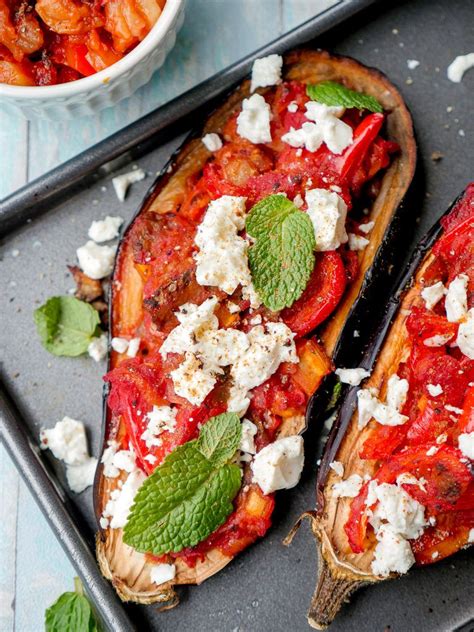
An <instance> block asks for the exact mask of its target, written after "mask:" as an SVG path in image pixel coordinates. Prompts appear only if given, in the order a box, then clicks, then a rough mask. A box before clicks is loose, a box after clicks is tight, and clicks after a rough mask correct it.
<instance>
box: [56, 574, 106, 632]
mask: <svg viewBox="0 0 474 632" xmlns="http://www.w3.org/2000/svg"><path fill="white" fill-rule="evenodd" d="M77 581H78V582H79V580H77ZM74 583H75V584H76V580H75V581H74ZM79 585H80V582H79ZM76 591H77V592H66V593H63V594H62V595H61V596H60V597H59V599H57V600H56V601H55V602H54V603H53V605H52V606H50V607H49V608H48V609H47V610H46V612H45V616H44V627H45V631H46V632H100V630H101V628H100V626H99V624H98V622H97V620H96V618H95V616H94V613H93V611H92V608H91V606H90V604H89V602H88V600H87V599H86V597H85V596H84V594H83V590H82V586H80V589H79V590H77V587H76Z"/></svg>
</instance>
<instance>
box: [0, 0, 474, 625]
mask: <svg viewBox="0 0 474 632" xmlns="http://www.w3.org/2000/svg"><path fill="white" fill-rule="evenodd" d="M295 1H296V0H295ZM473 12H474V3H473V2H472V0H468V1H466V0H464V1H462V0H453V1H452V2H450V3H449V4H447V3H445V2H443V1H442V0H412V1H411V2H405V3H398V4H397V5H396V6H394V4H391V3H390V5H389V3H380V4H379V5H378V6H377V7H372V8H369V9H366V10H365V11H363V13H361V14H360V15H359V16H355V17H351V18H350V20H348V21H346V22H345V23H344V24H343V25H341V26H339V27H337V28H336V29H332V30H331V31H330V32H329V33H328V34H327V35H325V36H323V37H320V38H318V40H317V44H318V45H319V46H323V47H327V48H330V49H333V50H335V51H336V52H339V53H342V54H348V55H352V56H354V57H356V58H358V59H360V60H361V61H362V62H364V63H367V64H369V65H372V66H376V67H378V68H380V69H381V70H383V71H385V72H386V73H387V74H388V76H389V77H390V78H391V79H392V80H393V81H394V82H395V83H397V84H398V85H399V87H400V88H401V89H402V91H403V93H404V96H405V98H406V100H407V103H408V105H409V106H410V108H411V110H412V112H413V115H414V119H415V126H416V130H417V134H418V139H419V145H420V154H421V155H422V156H423V157H424V163H425V165H424V166H425V175H426V191H427V193H428V195H429V196H427V197H426V198H425V204H424V205H423V206H422V207H420V209H419V212H420V218H421V219H420V222H419V226H418V228H417V230H416V231H414V233H413V234H407V235H406V246H405V248H406V255H407V258H408V256H409V253H410V250H411V248H412V246H413V243H414V240H415V239H417V238H419V237H420V236H421V235H422V234H423V233H424V231H425V230H426V229H427V227H428V226H429V225H430V224H431V223H432V222H433V221H434V220H435V219H436V218H437V217H438V216H439V215H440V214H441V213H442V212H443V210H444V209H445V208H447V206H448V205H449V203H450V202H451V200H452V199H454V197H455V196H456V195H457V193H458V192H459V191H460V190H461V189H463V188H464V186H465V185H466V184H467V182H468V181H469V180H471V179H472V177H473V174H472V164H473V162H474V160H473V158H474V155H473V149H472V138H473V132H474V128H473V121H472V115H471V103H472V91H473V88H474V74H472V73H471V75H469V74H467V75H466V76H465V79H464V81H463V83H462V84H460V85H458V84H452V83H450V82H449V81H448V80H447V78H446V74H445V73H446V67H447V66H448V64H449V63H450V62H451V61H452V59H453V58H454V57H455V56H456V55H458V54H461V53H466V52H470V51H471V50H472V49H473V46H474V41H473V34H472V30H471V29H472V15H473ZM305 28H306V29H307V26H306V27H305ZM393 31H395V32H393ZM316 32H319V31H316V30H315V31H314V32H313V33H316ZM293 35H294V37H293V39H291V40H288V38H286V39H285V42H286V46H287V47H290V46H294V45H297V44H299V43H301V42H302V41H303V40H304V39H307V38H308V37H309V36H310V31H308V30H306V31H305V37H302V36H301V33H299V32H298V29H297V30H296V32H294V34H293ZM402 45H403V46H402ZM276 46H277V45H276ZM407 59H417V60H419V61H420V62H421V63H420V66H419V67H418V68H417V69H415V70H412V71H410V70H408V68H407ZM245 63H246V64H247V65H245V68H247V67H248V63H249V62H248V61H246V62H245ZM437 68H438V70H437ZM243 69H244V68H241V71H240V74H241V73H242V72H243ZM223 76H224V77H225V76H226V75H225V73H224V74H223ZM238 76H240V75H239V73H236V75H235V76H233V78H232V81H230V83H233V82H234V81H235V80H236V79H237V77H238ZM410 78H411V79H412V82H410V81H408V83H406V82H407V80H409V79H410ZM210 96H215V95H210ZM448 107H449V108H453V110H452V111H451V112H447V108H448ZM162 124H163V121H162ZM176 127H177V128H179V129H180V131H181V132H182V133H184V132H185V131H186V125H185V122H182V121H181V122H180V123H178V125H177V126H176ZM176 127H175V128H173V130H172V131H173V133H175V132H176ZM157 129H161V128H160V127H159V125H158V128H157ZM459 130H463V132H464V135H463V136H461V135H460V134H459ZM142 132H146V130H143V129H142ZM169 134H170V135H169V136H168V142H167V143H166V144H164V145H162V146H160V147H159V148H158V149H155V150H153V151H150V148H151V144H146V150H147V151H148V153H143V155H142V157H141V158H140V160H139V164H140V166H142V167H143V168H144V169H145V170H147V171H148V172H149V174H150V175H149V177H148V178H147V180H145V181H144V182H142V183H138V184H136V185H134V187H133V189H132V190H131V194H130V196H129V197H128V198H127V200H126V203H125V204H123V205H120V204H119V203H118V202H117V200H116V199H115V196H114V194H113V192H112V187H111V183H110V176H105V177H104V178H103V179H102V181H100V182H97V183H95V184H91V185H89V186H88V187H85V186H83V185H82V186H81V191H80V192H79V193H77V194H76V195H75V196H74V197H68V199H64V201H62V203H61V204H60V205H59V206H58V207H57V208H56V209H54V210H52V211H50V212H49V213H47V214H45V215H43V216H42V217H41V218H40V219H38V220H37V221H34V222H33V223H32V224H28V225H25V226H24V227H23V228H22V229H21V230H18V231H17V232H15V233H13V234H12V235H10V237H9V239H8V242H6V243H5V244H4V246H3V248H2V250H3V259H2V260H1V262H0V266H1V269H0V296H1V297H2V299H3V301H2V305H3V309H2V326H1V327H0V354H1V357H2V360H3V362H4V368H3V377H4V381H5V384H6V386H7V388H8V389H9V391H10V393H11V394H12V396H13V398H14V400H15V402H16V406H17V407H18V409H19V412H20V413H21V415H22V416H23V418H24V424H25V426H26V428H27V429H28V431H29V432H30V434H31V436H32V437H33V438H34V439H35V440H36V439H37V436H38V431H39V427H40V426H41V425H42V424H46V425H52V424H53V423H54V422H55V421H57V420H58V419H60V418H61V417H62V416H63V415H65V414H68V415H70V416H73V417H76V418H78V419H83V420H84V421H85V422H86V424H87V427H88V431H89V436H90V439H91V447H92V451H93V452H94V453H95V454H97V451H98V446H99V442H100V434H101V429H100V419H101V387H100V376H101V374H102V373H103V367H101V366H97V365H95V364H94V363H93V362H92V361H90V360H89V359H86V358H78V359H67V358H65V359H57V358H52V357H51V356H49V355H48V354H47V353H46V352H45V351H44V350H43V349H42V348H41V346H40V345H39V342H38V340H37V338H36V335H35V331H34V326H33V323H32V310H33V309H34V308H35V307H36V306H37V305H38V304H40V303H42V302H43V301H44V300H45V299H46V298H47V297H48V296H51V295H52V294H59V293H64V292H66V291H67V290H68V289H69V288H70V287H72V285H73V283H72V281H71V279H70V277H69V276H68V275H67V270H66V267H65V263H66V262H67V263H73V262H74V253H75V249H76V248H77V247H78V246H80V245H81V244H82V243H84V241H85V240H86V239H87V228H88V226H89V224H90V221H91V220H92V219H97V218H99V217H103V216H105V215H106V214H107V213H109V214H120V215H122V216H123V217H125V218H127V219H128V218H130V217H131V216H132V214H133V213H134V211H135V209H136V207H137V206H138V204H139V202H140V200H141V198H142V197H143V195H144V193H145V191H146V188H147V186H148V185H149V184H150V183H151V180H152V177H153V175H154V174H155V173H156V171H158V170H159V169H160V168H161V167H162V166H163V164H165V162H166V160H167V158H168V157H169V155H170V153H171V152H172V151H173V150H174V148H175V147H176V146H177V145H178V144H179V142H180V140H181V138H182V134H181V135H180V136H179V137H173V138H171V133H169ZM153 142H154V143H156V137H155V139H154V140H153ZM155 146H156V144H155ZM122 148H123V146H122ZM129 148H131V146H130V147H129ZM434 151H441V152H442V153H443V154H444V157H443V159H442V160H441V161H438V162H434V161H433V160H431V158H430V156H431V154H432V152H434ZM91 159H92V158H91ZM129 159H130V155H129ZM95 168H96V167H94V169H95ZM81 182H83V181H81ZM103 186H105V187H106V189H107V190H106V191H103V190H102V188H101V187H103ZM17 199H18V198H17ZM26 199H27V198H23V201H24V202H25V201H26ZM10 208H11V207H10ZM34 208H35V207H34V206H31V205H30V206H29V209H28V213H31V212H34ZM38 208H39V207H38ZM17 210H18V209H17ZM27 216H28V214H26V213H25V215H23V217H22V221H24V219H25V217H27ZM15 249H17V250H19V254H18V256H16V257H14V256H13V255H12V252H13V251H14V250H15ZM12 283H15V284H16V285H15V286H13V285H12ZM3 410H4V412H3V413H2V419H3V422H4V423H5V422H6V421H7V413H6V412H5V410H6V409H3ZM10 422H13V419H11V418H10ZM9 427H10V431H11V432H10V438H9V450H10V452H11V453H12V454H13V456H14V457H15V458H16V459H17V462H19V463H20V464H22V467H23V475H24V476H25V478H26V479H27V481H28V484H29V485H30V487H31V488H32V490H33V492H34V493H37V494H40V493H41V494H42V495H43V496H44V498H43V507H44V508H45V509H46V512H47V513H48V512H49V513H50V514H51V517H52V518H54V519H56V516H57V515H58V513H57V512H58V507H59V503H58V502H57V500H54V499H53V498H52V496H51V495H52V493H53V492H52V491H51V490H50V489H48V485H47V483H46V479H44V477H43V476H42V475H41V474H40V470H39V469H36V470H35V469H34V468H33V466H32V462H33V459H36V457H33V456H31V455H32V454H34V450H32V449H31V448H30V447H28V445H27V443H25V442H23V443H17V442H16V441H15V439H17V440H19V437H15V436H13V435H12V432H13V430H12V428H13V427H14V425H13V423H10V426H9ZM316 439H317V433H316V432H315V431H314V429H313V432H311V433H310V434H308V435H307V442H313V441H316ZM28 454H29V456H28ZM27 462H28V463H29V464H30V465H29V468H28V469H27V470H26V471H25V468H24V466H23V464H25V463H27ZM44 462H46V465H47V466H48V470H50V471H54V472H55V474H56V477H57V479H58V480H59V481H60V483H62V482H64V478H63V473H62V471H61V466H60V465H58V464H57V463H56V462H54V459H49V455H44V454H43V455H41V463H44ZM38 463H40V461H39V460H38ZM314 469H315V468H313V471H311V468H308V473H307V475H306V476H305V478H304V479H303V480H302V481H301V484H300V485H299V486H298V487H297V488H296V489H294V490H292V491H291V492H289V493H282V494H280V497H279V503H278V505H277V512H276V514H275V518H274V527H273V528H272V529H271V530H270V532H269V534H268V536H267V537H266V538H265V539H264V540H263V541H261V542H259V543H258V544H256V545H255V546H253V547H251V548H250V549H249V550H248V551H246V552H244V553H243V554H242V555H240V556H239V557H238V558H237V559H236V560H235V561H234V562H233V563H232V564H230V565H229V566H228V567H227V568H226V569H224V570H223V571H222V572H221V573H219V574H218V575H217V576H216V577H214V578H211V579H210V580H209V581H207V582H206V583H205V584H203V585H202V586H201V587H192V588H189V589H184V590H182V591H181V595H182V603H181V605H180V606H179V608H176V609H175V610H172V611H170V612H167V613H162V614H158V613H157V612H156V610H155V609H154V608H153V607H152V606H151V607H134V606H131V607H126V608H125V610H126V612H127V614H128V615H129V616H130V618H131V619H132V621H133V622H134V623H135V625H136V626H137V628H138V629H140V630H147V629H153V630H157V629H159V630H163V631H166V630H176V629H179V628H183V627H184V629H193V630H196V631H198V632H200V631H203V632H204V631H208V630H219V631H221V630H222V631H225V632H233V631H235V632H237V631H239V632H240V631H242V632H244V631H245V632H247V631H252V632H253V631H258V632H280V631H282V632H283V631H286V630H291V631H293V630H295V631H300V630H301V631H303V630H307V629H308V626H307V622H306V616H305V615H306V610H307V608H308V605H309V600H310V597H311V593H312V591H313V587H314V581H315V565H316V554H315V546H314V542H313V539H312V536H311V535H310V534H309V532H308V530H307V529H304V528H303V529H302V531H301V533H300V534H298V535H297V537H296V538H295V540H294V543H293V544H292V546H291V547H290V548H288V549H287V548H285V547H283V546H282V545H281V540H282V539H283V537H284V536H285V535H286V534H287V532H288V531H289V529H290V527H291V526H292V524H293V522H294V521H295V519H296V518H297V517H298V516H299V514H300V512H301V511H303V510H305V509H308V508H310V507H312V506H313V505H314V492H315V472H314ZM35 477H36V478H37V479H38V485H33V479H34V478H35ZM56 477H55V478H56ZM40 479H41V480H40ZM40 483H41V484H40ZM65 489H67V488H66V487H65ZM49 497H51V500H52V502H50V501H48V498H49ZM60 498H62V499H63V500H65V501H67V506H66V510H67V515H68V516H72V515H73V514H74V515H76V516H78V521H77V522H74V523H73V524H72V525H71V531H70V532H69V535H68V536H67V537H68V538H69V539H68V541H65V540H63V543H64V544H65V546H69V553H70V554H72V557H73V561H74V562H75V563H76V565H77V566H78V567H79V570H80V571H82V573H83V575H85V576H86V581H87V580H88V579H89V578H91V577H92V580H91V581H93V582H96V583H95V584H94V585H93V586H92V585H91V590H92V591H93V597H94V598H95V600H96V603H97V604H98V607H99V608H100V609H101V612H102V613H103V615H104V616H105V617H106V618H107V619H108V621H109V626H110V629H113V630H128V629H131V628H130V624H129V623H128V622H127V621H126V620H124V619H123V617H124V615H123V612H124V610H123V609H122V608H121V607H120V606H117V603H118V602H117V601H116V600H115V598H113V597H112V598H110V591H109V590H108V589H107V588H104V587H103V584H102V583H101V580H100V577H99V576H98V574H97V572H96V571H95V568H94V565H93V563H90V560H91V558H90V554H87V553H85V552H81V551H84V550H85V547H84V544H83V543H84V541H85V542H87V543H89V544H90V543H91V536H92V532H93V530H94V517H93V512H92V505H91V497H90V492H85V493H84V494H82V495H80V496H78V497H77V496H74V495H73V494H69V493H68V492H67V491H64V492H63V491H60ZM48 503H49V504H48ZM53 522H54V520H53ZM74 524H79V528H80V532H79V533H76V532H75V527H74ZM68 529H69V525H68ZM56 531H58V528H57V527H56ZM63 537H66V536H65V535H64V534H63ZM74 547H76V548H74ZM71 548H72V549H73V551H72V550H71ZM88 573H90V574H89V575H88ZM473 573H474V563H473V558H472V556H471V555H470V554H469V552H467V551H465V552H461V553H460V554H459V555H457V556H455V557H454V558H452V559H449V560H447V561H445V562H441V563H440V564H438V565H435V566H433V567H432V568H431V569H430V570H414V571H413V572H412V573H410V574H409V575H408V576H407V577H404V578H403V579H400V580H397V581H394V582H386V583H383V584H381V585H380V586H376V587H374V588H371V589H368V590H365V591H361V592H360V593H359V594H358V595H357V596H356V597H355V598H354V599H353V601H352V605H351V606H350V607H346V608H344V610H343V612H342V613H341V615H340V617H339V618H338V619H337V621H336V623H334V624H333V626H332V628H331V629H332V630H334V631H340V632H342V631H354V630H380V631H382V630H384V629H387V628H388V627H390V629H391V630H394V631H402V630H403V631H404V632H405V631H411V630H417V631H420V632H425V631H426V632H427V631H428V630H429V631H432V630H433V631H434V632H444V631H446V630H453V629H456V628H459V627H460V626H463V625H464V626H465V625H466V624H467V622H468V621H469V620H470V619H471V618H472V614H473V612H472V609H473V605H472V577H473ZM111 616H116V620H115V621H113V620H112V619H111ZM118 617H122V619H118ZM120 626H122V627H120ZM468 628H469V625H468V626H467V627H466V629H468Z"/></svg>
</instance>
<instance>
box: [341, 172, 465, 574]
mask: <svg viewBox="0 0 474 632" xmlns="http://www.w3.org/2000/svg"><path fill="white" fill-rule="evenodd" d="M442 225H443V228H444V232H443V234H442V236H441V237H440V238H439V240H438V241H437V243H436V244H435V246H434V248H433V249H432V251H431V254H430V259H429V260H428V262H427V265H426V266H425V268H424V272H423V276H422V278H421V279H420V283H419V291H420V300H419V301H418V302H417V304H415V305H414V306H413V307H412V309H411V313H410V314H409V315H408V316H407V318H406V321H405V327H406V351H405V354H404V357H403V361H402V362H401V364H400V365H399V366H398V370H397V375H394V376H392V377H391V378H390V380H388V388H387V394H386V402H385V403H383V402H380V400H378V399H377V396H376V394H374V393H371V392H369V391H367V390H363V389H362V390H361V391H359V393H358V396H359V407H358V408H359V427H361V428H362V427H364V426H365V425H366V424H367V422H368V420H369V419H371V418H373V419H374V421H372V422H370V423H371V426H370V428H371V430H370V433H369V436H368V438H367V439H366V440H365V442H364V444H363V445H362V448H361V450H360V452H359V457H360V458H361V459H363V460H366V461H375V462H376V467H377V472H376V474H375V476H374V477H373V478H372V479H369V480H365V481H364V480H363V479H362V478H361V477H358V478H354V475H353V476H352V477H350V479H352V480H350V479H348V480H349V485H348V480H346V481H343V482H342V483H339V484H338V483H336V485H335V487H336V493H337V491H338V487H337V486H338V485H339V486H341V485H344V487H343V488H342V490H341V494H340V495H341V496H343V495H346V496H349V497H350V496H352V497H353V500H352V501H351V505H350V512H349V517H348V520H347V522H346V524H345V527H344V528H345V532H346V535H347V538H348V541H349V544H350V547H351V549H352V551H353V552H354V553H362V552H363V551H365V550H367V548H368V547H370V546H371V545H373V544H374V538H375V539H376V540H377V544H376V547H375V557H374V561H373V563H372V570H373V572H374V573H375V574H378V575H382V576H384V575H388V574H389V573H390V572H406V570H408V568H409V566H411V565H412V564H414V563H416V564H420V565H423V564H430V563H432V562H434V561H437V560H439V559H442V558H444V557H447V556H449V555H452V554H453V553H455V552H456V551H458V550H459V549H460V548H462V547H464V546H466V545H467V544H469V543H472V542H473V541H474V478H473V472H474V185H472V184H471V185H470V186H469V187H468V189H467V191H466V193H465V195H464V197H463V198H462V199H461V200H460V201H459V202H458V203H457V205H456V206H455V207H454V208H453V210H452V212H451V213H450V214H449V215H448V216H447V217H446V218H445V219H444V220H443V221H442ZM372 426H373V427H372ZM355 476H357V475H355ZM351 484H352V489H349V488H350V487H351ZM339 489H340V488H339ZM348 490H349V493H347V492H348Z"/></svg>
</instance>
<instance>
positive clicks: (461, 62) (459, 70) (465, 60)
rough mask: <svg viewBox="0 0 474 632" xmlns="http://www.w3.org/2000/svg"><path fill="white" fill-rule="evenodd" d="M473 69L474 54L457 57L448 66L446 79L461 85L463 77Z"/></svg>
mask: <svg viewBox="0 0 474 632" xmlns="http://www.w3.org/2000/svg"><path fill="white" fill-rule="evenodd" d="M473 67H474V53H468V54H467V55H458V56H457V57H456V58H455V59H454V61H452V62H451V63H450V64H449V66H448V72H447V74H448V79H449V80H450V81H453V82H454V83H461V81H462V78H463V75H464V73H465V72H466V71H468V70H469V69H470V68H473Z"/></svg>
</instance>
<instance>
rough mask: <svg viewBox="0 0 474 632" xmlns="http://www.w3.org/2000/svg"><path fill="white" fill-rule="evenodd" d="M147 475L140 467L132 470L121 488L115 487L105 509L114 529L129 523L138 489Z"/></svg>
mask: <svg viewBox="0 0 474 632" xmlns="http://www.w3.org/2000/svg"><path fill="white" fill-rule="evenodd" d="M145 478H146V476H145V474H144V473H143V472H142V471H141V470H139V469H138V468H137V469H135V470H134V471H133V472H131V473H130V474H129V475H128V477H127V479H126V481H125V483H124V484H123V486H122V488H121V489H114V490H113V491H112V493H111V494H110V498H109V500H108V501H107V504H106V506H105V509H104V513H103V516H102V517H103V518H110V521H109V525H110V527H111V528H112V529H120V528H122V527H124V526H125V525H126V523H127V519H128V515H129V513H130V509H131V508H132V505H133V501H134V498H135V495H136V493H137V491H138V489H139V488H140V487H141V485H142V483H143V482H144V480H145Z"/></svg>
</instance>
